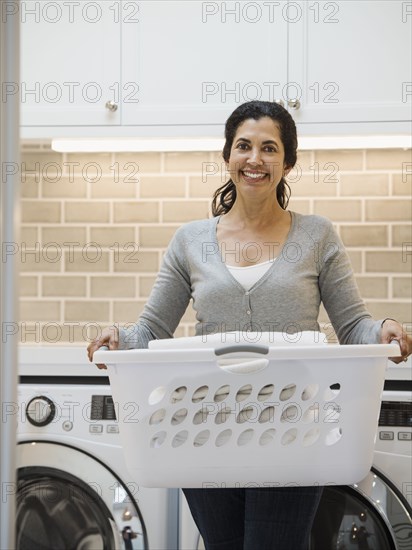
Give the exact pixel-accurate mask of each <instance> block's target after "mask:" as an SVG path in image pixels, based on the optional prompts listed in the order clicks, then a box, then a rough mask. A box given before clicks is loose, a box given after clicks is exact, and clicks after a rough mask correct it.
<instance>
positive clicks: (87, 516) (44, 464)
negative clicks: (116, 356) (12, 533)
mask: <svg viewBox="0 0 412 550" xmlns="http://www.w3.org/2000/svg"><path fill="white" fill-rule="evenodd" d="M19 355H20V359H19V389H18V400H19V402H18V413H17V414H18V429H17V441H18V445H17V468H18V476H17V493H16V501H17V510H16V541H17V542H16V547H17V549H18V550H26V549H27V550H68V549H71V550H103V549H104V550H114V549H124V550H172V549H177V548H178V500H179V493H178V490H174V489H148V488H143V487H139V486H138V485H137V483H136V482H135V481H134V480H133V478H132V477H131V476H130V475H129V473H128V471H127V468H126V466H125V462H124V458H123V451H122V448H121V446H120V442H119V424H120V421H121V422H134V421H136V412H137V410H138V403H128V404H127V405H126V406H125V407H124V410H122V411H119V407H118V406H117V404H116V403H114V402H113V399H112V396H111V391H110V385H109V379H108V377H107V374H106V373H105V371H100V370H98V369H97V367H95V366H94V365H93V364H91V363H89V361H88V359H87V356H86V349H85V348H76V347H73V348H67V347H59V346H56V347H54V346H53V347H49V348H47V347H34V346H33V347H25V346H21V349H20V351H19Z"/></svg>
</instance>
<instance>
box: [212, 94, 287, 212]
mask: <svg viewBox="0 0 412 550" xmlns="http://www.w3.org/2000/svg"><path fill="white" fill-rule="evenodd" d="M266 116H267V117H269V118H271V119H272V120H273V121H274V122H276V123H277V124H278V125H279V128H280V137H281V140H282V143H283V147H284V149H285V164H286V166H288V167H290V168H293V167H294V166H295V164H296V150H297V147H298V138H297V135H296V125H295V122H294V120H293V118H292V117H291V115H290V114H289V113H288V111H287V110H286V109H285V108H284V107H282V106H281V105H279V104H278V103H272V102H271V101H248V102H247V103H243V104H242V105H239V107H237V108H236V109H235V110H234V111H233V113H232V114H231V115H230V117H229V118H228V119H227V121H226V126H225V139H226V141H225V145H224V147H223V151H222V156H223V159H224V161H225V162H228V161H229V157H230V151H231V149H232V144H233V140H234V138H235V134H236V131H237V129H238V128H239V126H240V125H241V124H242V123H243V122H244V121H245V120H248V119H250V118H253V119H255V120H259V119H260V118H262V117H266ZM289 197H290V187H289V185H288V184H287V183H286V181H285V178H284V177H283V178H282V179H281V180H280V182H279V184H278V186H277V188H276V198H277V200H278V203H279V204H280V206H281V207H282V208H283V209H284V210H285V209H286V207H287V205H288V202H289ZM235 200H236V186H235V184H234V183H233V181H232V180H231V179H230V180H229V181H228V182H226V183H225V184H224V185H222V186H221V187H219V189H217V190H216V191H215V193H214V195H213V200H212V214H213V216H219V215H221V214H226V213H227V212H229V210H230V209H231V208H232V206H233V204H234V202H235Z"/></svg>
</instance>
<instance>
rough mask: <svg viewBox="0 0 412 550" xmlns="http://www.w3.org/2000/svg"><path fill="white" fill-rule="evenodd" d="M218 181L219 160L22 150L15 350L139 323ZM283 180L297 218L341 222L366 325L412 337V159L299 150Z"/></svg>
mask: <svg viewBox="0 0 412 550" xmlns="http://www.w3.org/2000/svg"><path fill="white" fill-rule="evenodd" d="M222 171H224V165H223V164H222V158H221V155H220V153H218V152H216V153H202V152H196V153H144V154H136V153H121V154H58V153H54V152H52V151H50V150H49V149H48V148H47V146H45V145H36V146H34V145H30V144H25V145H23V147H22V224H21V235H20V242H19V244H18V246H17V247H16V248H15V251H17V250H18V251H17V252H16V253H17V254H18V255H19V258H20V268H21V286H20V294H21V314H20V315H21V325H20V339H19V340H20V341H21V342H41V343H67V342H76V343H82V342H85V341H87V340H89V339H90V338H93V337H94V336H95V335H96V334H97V333H98V332H99V330H100V329H101V328H102V327H104V326H107V325H109V324H111V323H112V322H118V323H128V322H132V321H134V320H136V318H137V316H138V315H139V313H140V311H141V310H142V308H143V306H144V303H145V301H146V299H147V297H148V295H149V293H150V289H151V287H152V284H153V282H154V279H155V276H156V273H157V271H158V268H159V265H160V261H161V257H162V254H163V253H164V250H165V248H166V247H167V244H168V242H169V240H170V238H171V236H172V235H173V233H174V231H175V230H176V229H177V227H179V226H180V225H181V224H182V223H184V222H187V221H190V220H195V219H201V218H205V217H208V216H210V203H211V197H212V194H213V192H214V191H215V189H216V188H217V187H219V186H220V185H222V184H223V183H224V182H225V181H226V179H225V175H224V173H222ZM288 180H289V184H290V187H291V189H292V198H291V200H290V205H289V208H290V209H291V210H295V211H297V212H301V213H303V214H308V213H314V214H321V215H324V216H327V217H328V218H330V219H331V220H332V221H333V222H334V224H335V226H336V228H337V230H338V232H339V234H340V236H341V238H342V239H343V242H344V244H345V245H346V247H347V250H348V252H349V254H350V257H351V260H352V265H353V268H354V271H355V274H356V277H357V281H358V284H359V287H360V290H361V293H362V295H363V297H364V299H365V301H366V304H367V307H368V308H369V310H370V312H371V314H372V315H373V316H374V317H375V318H383V317H393V318H396V319H398V320H400V321H401V322H402V323H404V324H405V327H406V329H407V330H408V332H410V331H411V330H412V325H411V323H412V315H411V301H410V300H411V261H412V226H411V187H412V151H411V150H376V149H374V150H347V151H334V150H332V151H304V152H302V153H300V154H299V157H298V166H297V167H296V168H295V169H294V170H293V172H291V173H290V175H289V178H288ZM320 320H321V321H322V322H325V323H326V322H327V317H326V314H325V312H323V311H322V312H321V319H320ZM194 324H195V317H194V315H193V312H192V311H191V309H189V310H188V311H187V312H186V314H185V315H184V317H183V319H182V322H181V324H180V326H179V327H178V329H177V332H176V335H179V336H184V335H185V336H187V335H192V334H194Z"/></svg>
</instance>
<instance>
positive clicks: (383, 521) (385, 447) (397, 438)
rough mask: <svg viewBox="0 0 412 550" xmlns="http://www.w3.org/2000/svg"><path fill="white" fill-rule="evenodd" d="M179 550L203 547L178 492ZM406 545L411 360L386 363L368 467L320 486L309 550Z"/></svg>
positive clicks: (410, 540)
mask: <svg viewBox="0 0 412 550" xmlns="http://www.w3.org/2000/svg"><path fill="white" fill-rule="evenodd" d="M179 544H180V546H179V548H180V550H203V549H204V544H203V541H202V540H201V537H200V535H199V532H198V530H197V528H196V525H195V523H194V521H193V519H192V517H191V514H190V510H189V507H188V505H187V503H186V500H185V498H184V496H183V495H181V499H180V542H179ZM352 549H353V550H355V549H362V550H411V549H412V364H411V361H410V359H409V360H408V362H407V363H406V364H405V363H402V365H401V366H397V365H395V364H394V363H392V362H388V369H387V376H386V381H385V386H384V392H383V395H382V405H381V412H380V417H379V427H378V431H377V436H376V444H375V452H374V461H373V466H372V468H371V470H370V472H369V473H368V475H367V476H366V477H365V479H363V480H362V481H361V482H360V483H357V484H355V485H351V486H328V487H325V488H324V492H323V495H322V499H321V503H320V505H319V509H318V512H317V515H316V518H315V522H314V526H313V529H312V533H311V541H310V550H352Z"/></svg>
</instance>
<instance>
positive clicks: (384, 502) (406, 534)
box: [310, 469, 412, 550]
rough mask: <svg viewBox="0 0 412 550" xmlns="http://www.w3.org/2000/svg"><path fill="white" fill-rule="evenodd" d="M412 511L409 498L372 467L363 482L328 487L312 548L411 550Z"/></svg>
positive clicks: (316, 549) (314, 527) (316, 518)
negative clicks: (407, 499)
mask: <svg viewBox="0 0 412 550" xmlns="http://www.w3.org/2000/svg"><path fill="white" fill-rule="evenodd" d="M411 540H412V511H411V509H410V507H409V505H408V503H407V502H406V499H405V498H404V497H403V496H402V495H401V494H400V492H399V491H398V490H397V489H396V487H394V486H393V485H392V483H391V482H390V481H389V480H388V479H386V478H385V476H383V475H382V474H379V473H378V472H377V471H375V470H374V469H372V471H371V472H369V474H368V475H367V476H366V477H365V479H363V480H362V481H361V482H360V483H359V484H356V485H353V486H339V487H333V486H329V487H325V488H324V491H323V495H322V499H321V502H320V504H319V508H318V511H317V514H316V517H315V521H314V525H313V528H312V533H311V544H310V550H324V549H325V548H329V549H330V550H344V549H347V548H361V549H363V550H403V549H405V550H409V549H410V544H411Z"/></svg>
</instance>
